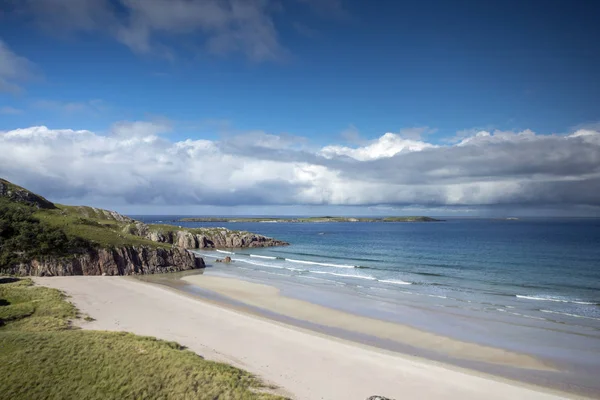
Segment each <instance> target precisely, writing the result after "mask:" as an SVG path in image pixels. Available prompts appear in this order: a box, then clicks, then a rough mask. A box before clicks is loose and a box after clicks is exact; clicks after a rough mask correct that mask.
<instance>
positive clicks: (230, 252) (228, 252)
mask: <svg viewBox="0 0 600 400" xmlns="http://www.w3.org/2000/svg"><path fill="white" fill-rule="evenodd" d="M217 252H219V253H223V254H235V253H234V252H233V251H225V250H219V249H217Z"/></svg>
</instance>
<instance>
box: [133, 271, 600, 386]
mask: <svg viewBox="0 0 600 400" xmlns="http://www.w3.org/2000/svg"><path fill="white" fill-rule="evenodd" d="M175 275H176V277H171V276H164V275H163V276H158V275H154V276H146V277H144V278H142V279H143V280H145V281H149V282H152V283H158V284H161V285H165V286H167V287H170V288H172V289H173V290H175V291H177V292H181V293H185V294H187V295H190V296H192V297H193V298H200V299H201V300H202V301H208V302H211V303H213V304H216V305H218V306H220V307H226V308H229V309H232V310H236V311H241V312H244V313H246V314H251V315H254V316H258V317H260V318H265V319H267V320H271V321H276V322H279V323H283V324H286V325H288V326H289V325H291V326H293V327H295V328H300V329H304V330H307V331H310V332H313V333H317V334H322V335H325V336H328V337H332V338H336V339H340V340H344V341H349V342H352V343H355V344H357V345H364V346H368V347H370V348H377V349H379V350H383V351H389V352H391V353H393V354H401V355H403V356H408V357H415V358H416V359H420V360H427V361H430V362H435V363H440V364H441V365H445V366H451V367H456V368H460V369H461V370H466V371H468V372H469V373H475V374H481V375H482V376H486V377H488V378H492V379H502V380H506V381H507V382H513V383H516V384H522V385H525V386H527V387H533V388H536V389H542V390H549V391H550V392H552V393H561V394H565V393H568V394H569V395H570V396H583V398H588V396H589V398H596V397H599V396H600V390H598V388H596V387H593V386H587V385H586V381H585V379H574V378H573V377H572V374H573V371H569V370H567V369H566V368H562V367H563V366H562V365H555V364H554V363H553V362H552V361H549V360H546V359H543V358H540V357H536V356H533V355H530V354H526V353H520V352H515V351H509V350H505V349H502V348H497V347H490V346H486V345H482V344H478V343H474V342H468V341H461V340H457V339H455V338H451V337H447V336H442V335H439V334H435V333H431V332H428V331H424V330H421V329H418V328H413V327H411V326H408V325H403V324H399V323H397V322H389V321H382V320H377V319H373V318H368V317H364V316H362V315H358V314H350V313H347V312H344V311H341V310H337V309H334V308H330V307H325V306H322V305H318V304H316V303H310V302H308V301H304V300H299V299H297V298H293V297H287V294H280V293H279V289H278V288H276V287H274V286H270V285H269V284H266V285H265V284H262V283H261V284H257V283H253V282H249V281H246V280H244V279H242V278H239V277H231V276H228V277H226V278H225V277H220V276H210V275H207V274H205V273H204V272H202V273H200V274H198V273H194V272H187V273H183V274H175ZM177 275H179V276H177ZM182 275H184V276H182ZM185 275H187V276H185ZM138 279H139V277H138ZM257 297H258V301H257ZM282 300H283V301H282ZM269 303H271V304H269ZM274 303H276V304H274ZM340 321H341V323H340ZM365 327H366V329H365ZM397 338H402V339H401V340H398V339H397ZM407 342H409V343H407ZM431 345H435V346H436V347H435V350H431V349H430V348H427V346H431Z"/></svg>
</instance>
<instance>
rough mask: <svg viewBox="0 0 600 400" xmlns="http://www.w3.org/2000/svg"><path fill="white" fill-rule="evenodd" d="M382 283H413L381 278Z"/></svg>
mask: <svg viewBox="0 0 600 400" xmlns="http://www.w3.org/2000/svg"><path fill="white" fill-rule="evenodd" d="M379 282H381V283H392V284H394V285H411V283H410V282H404V281H402V280H400V279H379Z"/></svg>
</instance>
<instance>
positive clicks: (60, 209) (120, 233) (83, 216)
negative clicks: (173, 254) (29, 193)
mask: <svg viewBox="0 0 600 400" xmlns="http://www.w3.org/2000/svg"><path fill="white" fill-rule="evenodd" d="M56 207H57V209H55V210H39V211H37V212H36V213H35V214H34V216H35V217H36V218H38V219H39V220H40V221H42V223H45V224H48V225H50V226H53V227H56V228H59V229H61V230H62V231H63V232H65V234H66V235H67V236H69V237H81V238H85V239H87V240H89V241H90V242H92V243H94V244H96V245H97V246H98V247H119V246H150V247H154V248H157V247H162V248H169V247H171V246H170V245H166V244H164V243H157V242H153V241H151V240H148V239H144V238H142V237H139V236H135V235H132V234H130V233H128V232H127V231H126V229H125V228H126V227H127V226H128V225H129V224H128V223H126V222H119V221H116V220H115V219H113V218H110V217H108V216H106V215H104V214H103V213H102V212H101V211H99V210H94V209H93V208H91V207H75V206H63V205H60V204H56Z"/></svg>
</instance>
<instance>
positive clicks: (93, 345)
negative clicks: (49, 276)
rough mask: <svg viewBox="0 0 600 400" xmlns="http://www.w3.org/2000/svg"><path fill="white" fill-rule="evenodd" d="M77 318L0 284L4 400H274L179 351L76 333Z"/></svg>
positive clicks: (52, 294)
mask: <svg viewBox="0 0 600 400" xmlns="http://www.w3.org/2000/svg"><path fill="white" fill-rule="evenodd" d="M76 317H77V310H76V309H75V307H74V306H73V305H71V304H70V303H68V302H67V301H65V299H64V295H63V294H62V293H61V292H59V291H57V290H55V289H49V288H45V287H40V286H34V285H33V284H32V281H31V280H29V279H13V278H0V377H1V379H0V394H1V395H0V396H1V397H2V398H7V399H24V400H25V399H27V400H30V399H47V398H60V399H124V398H143V399H166V398H173V399H279V397H276V396H273V395H270V394H266V393H261V392H259V391H258V390H260V389H261V384H260V382H259V381H258V380H257V379H256V378H254V377H253V376H252V375H250V374H248V373H247V372H245V371H242V370H239V369H237V368H234V367H231V366H228V365H226V364H221V363H216V362H212V361H206V360H204V359H202V358H201V357H200V356H198V355H197V354H195V353H193V352H190V351H187V350H185V349H183V348H182V347H181V346H180V345H178V344H177V343H174V342H166V341H162V340H157V339H155V338H151V337H143V336H136V335H133V334H130V333H123V332H102V331H84V330H80V329H77V328H75V327H73V326H72V325H71V323H70V320H72V319H74V318H76Z"/></svg>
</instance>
